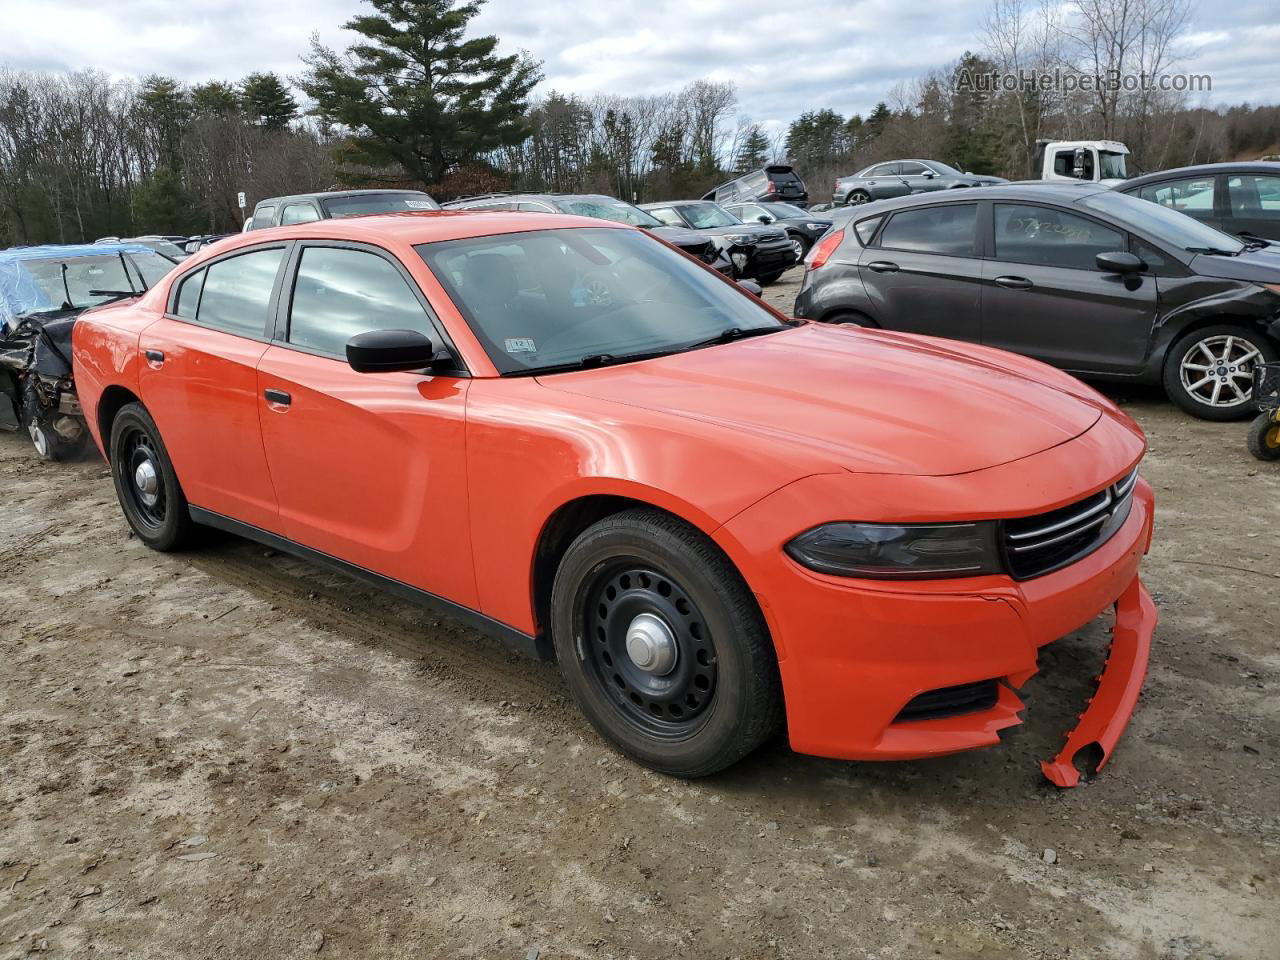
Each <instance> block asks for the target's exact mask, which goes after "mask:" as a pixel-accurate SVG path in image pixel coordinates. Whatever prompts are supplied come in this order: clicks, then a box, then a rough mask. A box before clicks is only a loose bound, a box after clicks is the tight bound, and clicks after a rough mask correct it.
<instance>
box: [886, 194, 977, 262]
mask: <svg viewBox="0 0 1280 960" xmlns="http://www.w3.org/2000/svg"><path fill="white" fill-rule="evenodd" d="M977 223H978V205H977V204H976V203H948V204H945V205H943V206H938V207H924V208H921V209H917V210H902V211H900V212H898V213H895V214H894V215H893V217H892V218H890V220H889V222H888V224H886V225H885V228H884V230H883V231H882V232H881V234H880V246H881V247H885V248H888V249H891V250H908V251H912V252H914V253H938V254H943V255H945V256H949V257H971V256H973V243H974V237H975V236H976V229H975V228H976V226H977ZM873 229H874V228H873Z"/></svg>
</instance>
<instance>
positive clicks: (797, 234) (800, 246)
mask: <svg viewBox="0 0 1280 960" xmlns="http://www.w3.org/2000/svg"><path fill="white" fill-rule="evenodd" d="M722 206H723V207H724V208H725V209H726V210H728V211H729V212H730V213H732V214H733V215H734V216H735V217H737V218H738V219H739V220H741V221H742V222H743V223H763V224H766V225H768V224H776V225H777V226H779V227H781V228H782V229H783V230H785V231H787V239H788V240H790V241H791V249H792V250H794V251H795V255H796V259H797V260H803V259H804V255H805V254H806V253H808V252H809V248H810V247H811V246H813V245H814V244H815V243H816V242H817V240H818V238H819V237H820V236H822V235H823V234H824V233H826V232H827V230H828V229H830V227H831V218H830V217H827V216H816V215H815V214H812V213H809V212H808V211H807V210H802V209H801V208H800V207H797V206H796V205H795V204H791V203H725V204H722Z"/></svg>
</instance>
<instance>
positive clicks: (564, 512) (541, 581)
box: [533, 494, 683, 631]
mask: <svg viewBox="0 0 1280 960" xmlns="http://www.w3.org/2000/svg"><path fill="white" fill-rule="evenodd" d="M641 507H642V508H644V509H646V510H658V511H661V512H663V513H670V512H671V511H669V510H663V509H662V508H661V507H656V506H654V505H653V504H652V503H646V502H645V501H644V500H635V499H633V498H631V497H618V496H610V495H605V494H599V495H593V496H588V497H579V498H578V499H577V500H570V501H569V502H568V503H566V504H563V505H562V506H560V507H559V508H557V509H556V511H555V513H553V514H551V516H550V517H549V518H548V519H547V522H546V523H545V524H544V525H543V527H542V534H541V536H539V537H538V546H537V548H536V549H535V550H534V552H533V615H534V623H535V624H536V625H537V628H538V630H539V631H545V630H546V629H547V624H548V623H549V622H550V619H551V585H552V584H553V583H554V582H555V578H556V570H557V569H559V567H560V560H561V559H562V558H563V557H564V554H565V551H566V550H568V549H569V545H570V544H571V543H573V541H574V540H576V539H577V538H578V535H579V534H581V533H582V531H584V530H586V529H587V527H589V526H591V525H592V524H593V523H598V522H599V521H601V520H603V519H604V518H605V517H609V516H612V515H613V514H615V513H622V511H624V510H634V509H636V508H641ZM672 516H675V514H672ZM681 519H683V518H681Z"/></svg>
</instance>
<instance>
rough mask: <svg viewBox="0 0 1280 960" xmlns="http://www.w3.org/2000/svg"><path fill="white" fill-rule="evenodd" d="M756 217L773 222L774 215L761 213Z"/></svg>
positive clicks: (766, 221) (761, 220) (764, 221)
mask: <svg viewBox="0 0 1280 960" xmlns="http://www.w3.org/2000/svg"><path fill="white" fill-rule="evenodd" d="M756 219H757V220H759V221H760V222H761V223H773V217H771V216H769V215H768V214H767V213H762V214H760V216H758V217H756Z"/></svg>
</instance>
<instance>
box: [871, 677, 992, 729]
mask: <svg viewBox="0 0 1280 960" xmlns="http://www.w3.org/2000/svg"><path fill="white" fill-rule="evenodd" d="M997 692H998V691H997V689H996V681H994V680H979V681H978V682H977V683H962V684H960V686H958V687H940V688H939V689H937V690H930V691H928V692H927V693H922V694H920V696H918V697H915V698H914V699H913V700H912V701H911V702H910V703H908V704H907V705H906V706H905V707H903V708H902V710H901V711H899V713H898V715H897V716H896V717H894V718H893V722H894V723H901V722H902V721H904V720H932V719H934V718H935V717H953V716H955V715H956V714H958V713H974V712H976V711H978V710H990V709H991V708H992V707H994V706H995V705H996V694H997Z"/></svg>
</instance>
